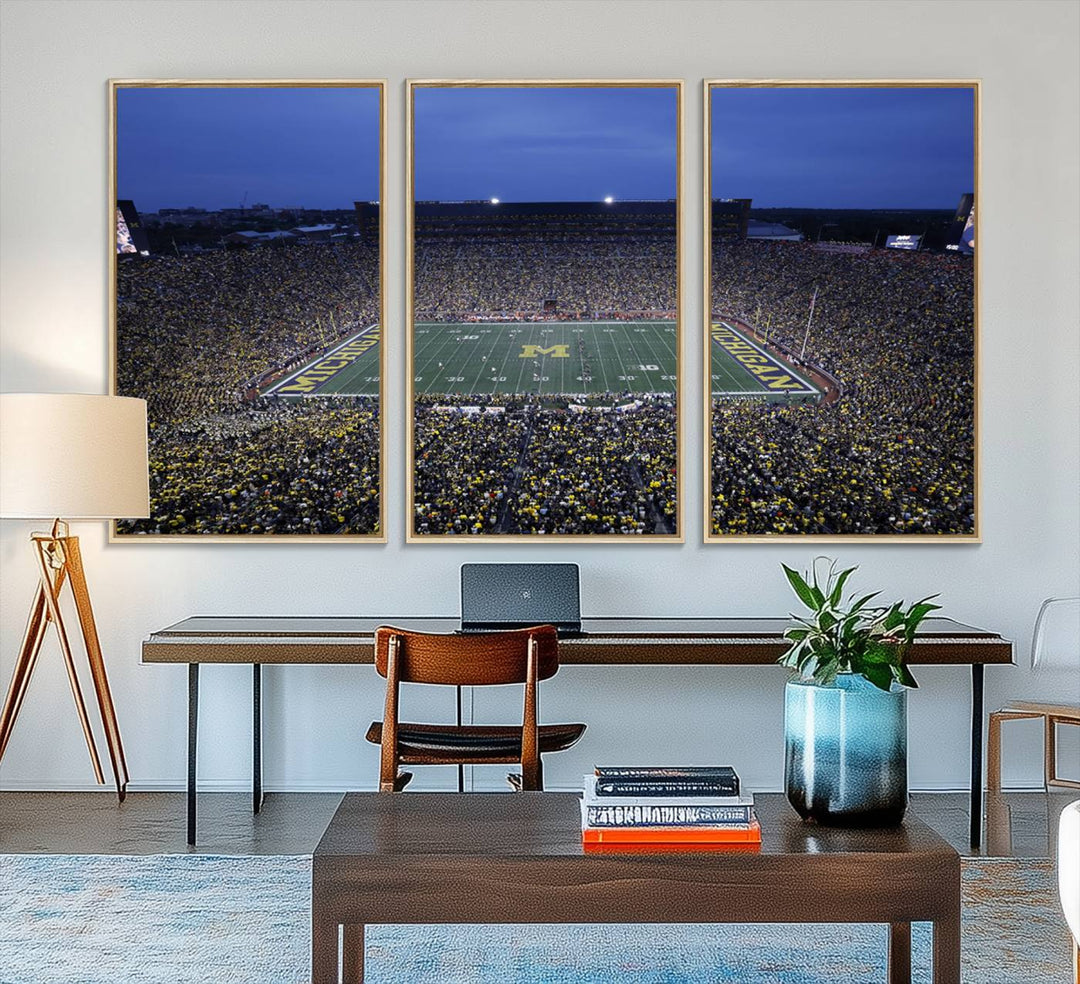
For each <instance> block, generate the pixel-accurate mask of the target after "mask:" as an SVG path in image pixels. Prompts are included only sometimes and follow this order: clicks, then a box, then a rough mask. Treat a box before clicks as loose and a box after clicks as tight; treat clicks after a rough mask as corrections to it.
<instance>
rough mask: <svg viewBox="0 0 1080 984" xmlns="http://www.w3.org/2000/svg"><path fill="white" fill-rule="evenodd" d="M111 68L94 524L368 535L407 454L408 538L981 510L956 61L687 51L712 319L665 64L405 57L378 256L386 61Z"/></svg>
mask: <svg viewBox="0 0 1080 984" xmlns="http://www.w3.org/2000/svg"><path fill="white" fill-rule="evenodd" d="M111 95H112V99H111V105H112V111H113V112H112V127H111V136H112V141H111V145H112V151H113V152H112V167H111V182H112V187H111V194H110V216H111V218H110V229H113V228H115V241H114V243H113V244H112V245H111V246H110V250H109V253H110V259H111V273H112V285H113V325H114V327H113V338H112V355H113V360H112V364H113V386H114V389H115V392H117V393H120V394H122V395H128V396H139V397H142V398H144V399H146V400H147V402H148V407H149V415H150V483H151V517H150V518H149V519H147V520H123V519H121V520H118V521H117V523H116V524H115V527H114V532H113V536H114V538H115V539H119V540H123V541H125V542H140V541H158V542H160V541H161V540H168V541H191V540H198V541H218V542H220V540H221V539H222V538H228V539H232V538H244V539H246V540H252V541H257V542H258V541H264V542H282V541H286V542H288V541H295V540H304V541H308V540H312V539H316V540H319V541H328V542H357V541H360V542H363V541H365V540H369V541H376V542H380V541H383V540H385V539H386V537H387V529H386V519H385V517H386V509H385V506H386V503H385V491H384V490H385V486H384V476H385V474H386V472H387V468H388V465H389V464H390V463H392V462H397V461H400V460H402V459H404V460H405V461H406V462H407V472H406V474H407V487H406V490H405V491H406V505H407V508H406V516H407V519H406V523H407V529H406V539H407V540H408V541H410V542H459V543H460V542H462V541H463V540H468V541H470V542H507V541H510V542H518V541H530V542H532V541H535V540H537V538H543V539H546V540H554V541H567V540H570V541H573V542H681V541H683V540H684V539H685V538H686V535H687V531H688V530H691V529H693V527H694V526H695V522H694V520H692V519H691V518H690V517H688V516H687V515H686V514H685V511H684V508H683V504H684V495H683V493H684V490H685V487H686V482H687V480H688V477H689V480H691V481H693V480H695V477H696V476H697V475H698V474H702V475H703V477H704V483H703V484H704V489H703V491H704V504H705V509H704V512H705V515H704V517H703V519H704V524H703V525H704V531H703V532H704V537H705V540H706V541H707V542H713V541H718V542H732V541H734V542H745V541H748V540H750V541H752V540H759V539H760V540H777V539H784V538H799V539H804V538H817V539H829V540H832V539H840V538H860V539H861V538H867V537H892V538H897V539H903V540H905V541H909V540H915V541H919V540H933V541H937V542H940V541H942V540H969V541H970V540H976V539H977V538H978V522H977V519H978V516H977V481H976V477H977V460H976V456H977V439H976V438H977V433H976V428H977V390H976V339H977V327H976V326H977V319H976V284H975V257H974V249H975V247H974V221H975V203H976V201H977V188H976V179H977V144H978V134H977V120H978V102H977V100H978V85H977V83H971V82H889V83H886V82H859V83H856V82H790V83H788V82H782V83H778V82H768V83H765V82H707V83H706V84H705V92H704V95H705V99H704V126H703V134H704V161H703V168H704V180H705V191H706V193H705V195H704V202H703V215H702V223H703V229H704V233H705V235H704V253H705V255H704V257H703V259H704V263H703V271H704V279H703V282H704V287H705V298H704V302H705V304H704V310H705V323H704V324H701V325H690V324H689V323H688V322H686V320H685V319H684V317H683V303H682V302H683V299H684V294H683V290H684V286H685V284H684V277H685V276H686V271H687V262H688V261H689V262H690V263H691V264H693V262H695V260H693V259H692V258H691V257H690V256H688V255H686V252H687V245H686V241H687V239H688V238H689V237H688V236H687V235H685V230H684V228H683V221H682V220H684V219H685V218H686V217H687V213H688V207H687V201H686V198H685V195H686V187H685V182H684V180H683V178H684V172H686V171H687V170H688V168H687V166H686V164H687V162H686V161H685V160H684V159H683V144H684V140H683V137H684V128H685V121H684V107H683V101H684V91H683V85H682V83H680V82H678V81H663V80H632V81H611V80H605V81H545V82H525V81H505V82H502V81H500V82H478V81H470V82H459V81H430V82H427V81H425V82H411V83H408V85H407V92H406V100H407V101H406V120H407V149H406V159H405V161H404V162H402V163H403V164H404V167H405V173H406V177H407V180H406V189H407V200H406V208H405V220H406V249H407V263H406V273H407V279H406V283H404V284H401V285H398V284H393V283H389V284H388V283H386V282H385V277H384V268H385V235H384V230H385V223H386V221H387V214H386V213H387V210H386V208H384V187H385V175H386V170H387V166H388V164H387V156H388V155H387V152H386V126H385V121H386V96H387V93H386V88H385V85H384V84H383V83H380V82H374V81H320V82H302V83H301V82H284V81H283V82H253V81H248V82H176V81H169V82H146V81H139V82H115V83H112V84H111ZM390 166H395V162H393V161H391V165H390ZM695 201H696V199H695ZM395 214H397V213H396V212H395V211H394V208H393V203H390V215H391V217H392V216H394V215H395ZM402 288H404V292H405V301H406V311H407V318H406V323H405V324H404V325H398V326H395V325H394V324H393V323H391V324H390V325H387V317H386V311H387V302H388V298H389V299H390V301H391V302H394V300H395V298H396V297H397V296H398V292H399V291H400V290H401V289H402ZM392 309H393V308H392ZM687 345H695V346H697V345H700V351H701V352H702V355H703V366H704V374H703V375H704V379H703V391H702V392H701V393H700V394H699V393H696V392H694V389H693V386H692V383H691V382H690V381H688V380H687V379H686V378H685V374H684V372H683V367H684V361H683V358H682V353H683V352H684V351H685V346H687ZM388 347H390V348H394V347H399V351H401V352H402V353H403V354H404V355H405V359H406V366H407V369H406V377H405V379H403V380H397V379H393V378H387V374H386V371H385V367H386V351H387V348H388ZM399 386H400V387H401V388H402V389H403V390H404V392H405V395H406V407H407V410H406V413H407V415H408V426H407V428H406V433H407V446H406V447H405V448H403V449H398V448H388V447H387V446H386V438H385V434H386V427H385V419H384V413H383V409H384V406H386V405H387V404H389V405H391V406H395V407H396V406H400V401H399V400H388V394H393V393H394V392H395V389H396V388H397V387H399ZM688 400H693V401H694V402H695V403H697V402H698V400H700V404H699V406H700V407H701V408H702V410H703V415H702V421H703V434H704V447H703V455H702V456H701V459H700V460H695V456H694V455H693V454H691V453H690V451H689V449H688V447H687V446H685V442H683V441H682V433H683V425H684V423H685V420H686V419H687V415H688ZM689 412H691V413H693V412H695V410H694V409H690V410H689ZM698 468H701V472H700V473H699V472H698Z"/></svg>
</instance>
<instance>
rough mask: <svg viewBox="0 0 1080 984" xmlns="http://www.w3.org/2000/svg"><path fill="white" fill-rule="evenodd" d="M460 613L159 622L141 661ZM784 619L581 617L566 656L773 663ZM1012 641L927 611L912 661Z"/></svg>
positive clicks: (968, 655)
mask: <svg viewBox="0 0 1080 984" xmlns="http://www.w3.org/2000/svg"><path fill="white" fill-rule="evenodd" d="M459 624H460V623H459V619H458V618H457V617H450V616H444V617H414V616H406V615H401V616H384V617H381V618H376V617H373V616H328V615H318V616H288V615H276V616H205V615H196V616H192V617H190V618H185V619H183V620H182V621H180V622H177V623H175V624H174V625H170V626H168V627H167V628H164V629H160V630H158V631H156V632H154V633H152V634H151V635H150V637H149V638H148V639H146V640H145V641H144V642H143V645H142V661H143V662H144V663H358V664H365V663H367V664H370V663H372V662H373V661H374V633H375V629H376V628H377V627H378V626H379V625H396V626H399V627H401V628H407V629H413V630H417V631H422V632H453V631H454V630H455V629H456V628H457V627H458V625H459ZM789 624H790V619H788V618H782V617H776V618H734V617H732V618H714V617H701V618H693V617H679V618H627V617H621V616H617V617H603V618H584V619H582V630H583V631H582V635H581V636H578V637H575V638H568V639H562V640H560V643H559V661H560V663H563V664H575V663H576V664H622V665H634V664H640V665H649V664H668V665H675V664H720V665H730V664H746V665H754V664H756V665H764V664H769V663H774V662H775V661H776V658H777V657H778V656H779V655H780V654H781V653H783V652H784V650H785V649H786V648H787V643H786V642H785V641H784V639H783V631H784V629H785V628H786V627H787V626H788V625H789ZM1012 661H1013V646H1012V643H1011V642H1009V641H1008V640H1005V639H1002V638H1001V636H999V635H997V634H996V633H993V632H989V631H987V630H986V629H980V628H976V627H975V626H971V625H965V624H963V623H962V622H957V621H954V620H953V619H948V618H930V619H927V620H926V621H925V622H924V623H923V626H922V631H920V633H919V635H918V637H917V638H916V641H915V644H914V646H913V647H912V649H911V652H910V654H909V657H908V662H910V663H912V664H963V665H967V664H972V663H1011V662H1012Z"/></svg>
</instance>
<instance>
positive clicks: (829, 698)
mask: <svg viewBox="0 0 1080 984" xmlns="http://www.w3.org/2000/svg"><path fill="white" fill-rule="evenodd" d="M823 560H826V561H827V560H828V558H823V557H819V558H817V559H816V560H815V561H814V563H813V565H812V566H811V569H810V571H809V572H808V573H807V574H806V575H805V576H803V575H800V574H799V573H798V572H797V571H794V570H792V569H791V568H790V567H788V566H786V565H782V566H783V567H784V573H785V574H786V575H787V579H788V582H789V583H790V584H791V587H792V588H793V589H794V591H795V594H796V595H797V596H798V598H799V600H800V601H801V602H802V603H803V604H804V605H805V606H806V608H807V609H808V610H809V613H808V614H806V615H792V616H791V617H792V619H793V620H794V624H793V625H791V626H790V627H789V628H788V629H787V630H786V631H785V632H784V638H785V639H787V640H788V642H790V643H791V645H790V646H789V647H788V649H787V651H786V652H785V653H784V654H783V655H782V656H781V657H780V659H779V660H778V662H779V663H780V664H782V665H783V666H788V667H791V668H792V669H793V670H795V671H797V674H798V676H797V677H793V678H792V679H791V680H789V681H788V684H787V687H786V689H785V693H784V744H785V762H784V783H785V786H786V789H787V796H788V800H789V802H790V803H791V805H792V806H793V807H794V808H795V809H796V811H797V812H798V813H799V815H800V816H802V818H803V819H804V820H814V821H817V822H819V823H823V824H834V825H850V826H885V825H890V824H897V823H899V822H900V821H901V820H902V819H903V816H904V811H905V810H906V809H907V692H908V689H909V688H912V687H917V686H918V684H917V683H916V682H915V678H914V677H913V676H912V675H911V671H910V670H909V669H908V667H907V665H906V664H905V662H904V659H905V656H906V654H907V651H908V649H909V648H910V646H911V643H912V641H913V640H914V638H915V632H916V630H917V629H918V627H919V624H920V623H921V622H922V620H923V619H924V618H926V616H927V615H929V614H930V612H932V611H936V610H938V609H940V607H941V606H940V605H935V604H933V603H932V599H933V598H935V597H937V596H936V595H931V596H930V597H928V598H924V599H923V600H922V601H917V602H915V603H914V604H912V605H910V606H908V607H905V606H904V602H902V601H898V602H895V603H893V604H892V605H888V606H882V605H874V604H872V602H873V601H874V600H875V599H876V598H877V596H878V594H880V592H876V591H875V592H874V593H872V594H868V595H863V596H861V597H856V596H855V595H854V594H851V595H849V596H848V597H847V598H846V599H845V597H844V587H845V585H846V584H847V581H848V578H849V577H850V576H851V575H852V573H854V571H856V570H857V568H855V567H850V568H848V569H847V570H842V571H837V569H836V563H835V562H832V561H830V562H829V566H828V571H827V573H826V574H825V576H824V578H823V579H822V578H821V577H819V562H820V561H823Z"/></svg>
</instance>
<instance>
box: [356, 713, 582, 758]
mask: <svg viewBox="0 0 1080 984" xmlns="http://www.w3.org/2000/svg"><path fill="white" fill-rule="evenodd" d="M382 732H383V724H382V721H373V722H372V724H371V727H370V728H368V731H367V735H366V736H365V737H366V738H367V740H368V741H370V742H371V743H372V744H373V745H381V744H382ZM584 732H585V725H584V724H542V725H540V726H539V727H538V728H537V738H538V740H539V745H540V754H544V753H545V752H561V751H562V750H563V749H566V748H569V747H570V746H571V745H573V744H574V743H575V742H576V741H577V740H578V739H579V738H580V737H581V736H582V734H584ZM398 753H399V755H400V756H401V758H402V760H403V761H407V760H409V759H412V758H414V757H415V758H417V759H419V760H421V761H424V760H428V759H430V758H431V757H439V758H450V759H452V761H454V762H482V761H485V760H491V759H495V760H500V761H501V760H505V761H508V762H517V761H519V760H520V758H521V728H520V727H497V726H486V725H462V726H461V727H458V726H457V725H440V724H406V723H405V722H401V723H400V724H398Z"/></svg>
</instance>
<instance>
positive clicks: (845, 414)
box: [711, 241, 975, 534]
mask: <svg viewBox="0 0 1080 984" xmlns="http://www.w3.org/2000/svg"><path fill="white" fill-rule="evenodd" d="M972 276H973V275H972V263H971V261H970V259H968V258H964V257H960V256H955V255H950V254H942V253H899V252H892V251H887V250H874V251H870V252H862V253H849V252H829V251H825V250H822V249H819V248H818V247H817V246H816V244H813V243H807V244H792V243H753V242H734V241H733V242H728V243H717V244H716V245H715V247H714V250H713V278H712V285H713V298H712V300H713V312H714V315H716V316H720V315H724V314H727V315H734V316H741V317H743V318H745V319H746V320H747V321H748V322H750V323H751V324H753V325H755V327H758V328H760V329H762V330H763V329H764V328H765V326H766V325H768V329H769V334H770V339H772V340H776V341H779V342H780V343H781V344H784V345H786V346H787V348H788V349H789V350H790V351H792V352H794V353H796V354H799V353H800V352H801V349H802V344H803V340H804V338H805V335H806V325H807V319H808V314H809V306H810V301H811V298H812V296H813V292H814V290H815V289H817V292H818V294H817V300H816V303H815V305H814V315H813V322H812V326H811V330H810V335H809V339H808V341H807V345H806V354H805V360H806V361H807V362H809V363H812V364H814V365H817V366H819V367H821V368H823V369H825V370H826V371H828V372H830V373H832V374H833V375H834V376H835V377H837V378H838V379H839V380H840V382H841V383H842V385H843V392H844V395H843V397H842V398H841V399H840V400H838V401H836V402H834V403H830V404H828V405H825V406H806V405H786V404H772V405H770V404H762V403H757V402H751V401H739V400H733V399H725V398H715V399H714V400H713V403H712V440H713V453H712V463H711V465H712V469H711V470H712V528H713V532H714V533H721V534H723V533H735V534H739V533H747V534H754V533H883V534H887V533H933V534H963V533H971V532H972V531H973V528H974V484H975V479H974V433H973V432H974V383H975V379H974V328H973V322H974V289H973V283H972Z"/></svg>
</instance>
